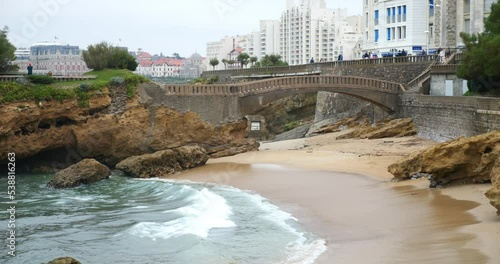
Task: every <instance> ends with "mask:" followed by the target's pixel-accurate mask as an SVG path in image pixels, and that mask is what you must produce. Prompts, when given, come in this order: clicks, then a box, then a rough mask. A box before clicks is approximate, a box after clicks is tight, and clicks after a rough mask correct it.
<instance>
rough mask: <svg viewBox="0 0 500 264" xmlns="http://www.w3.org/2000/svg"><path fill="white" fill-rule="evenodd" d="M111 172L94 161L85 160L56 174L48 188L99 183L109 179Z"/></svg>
mask: <svg viewBox="0 0 500 264" xmlns="http://www.w3.org/2000/svg"><path fill="white" fill-rule="evenodd" d="M110 175H111V170H110V169H109V168H108V167H106V166H104V165H102V164H101V163H99V162H98V161H96V160H94V159H84V160H82V161H80V162H78V163H77V164H75V165H73V166H70V167H69V168H66V169H64V170H61V171H59V172H58V173H56V175H55V176H54V178H52V180H51V181H50V182H49V183H47V187H50V188H56V189H62V188H73V187H77V186H80V185H82V184H89V183H94V182H98V181H101V180H104V179H107V178H109V176H110Z"/></svg>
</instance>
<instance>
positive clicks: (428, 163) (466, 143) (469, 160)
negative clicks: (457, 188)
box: [389, 131, 500, 184]
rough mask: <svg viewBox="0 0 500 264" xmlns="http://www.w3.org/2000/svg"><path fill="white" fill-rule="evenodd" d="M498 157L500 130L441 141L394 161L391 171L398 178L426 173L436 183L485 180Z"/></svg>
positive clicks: (487, 179) (499, 151) (403, 178)
mask: <svg viewBox="0 0 500 264" xmlns="http://www.w3.org/2000/svg"><path fill="white" fill-rule="evenodd" d="M499 157H500V131H495V132H491V133H488V134H483V135H479V136H475V137H471V138H463V137H462V138H458V139H456V140H453V141H449V142H446V143H441V144H438V145H436V146H433V147H431V148H429V149H427V150H425V151H423V152H421V153H418V154H415V155H412V156H410V157H408V158H406V159H403V160H401V161H399V162H397V163H395V164H392V165H391V166H389V172H390V173H392V174H393V175H394V179H395V180H405V179H410V178H411V177H412V176H413V175H415V174H416V173H427V174H431V175H432V180H433V181H435V182H436V183H437V184H448V183H452V182H459V183H483V182H487V181H490V179H491V172H492V169H493V166H494V164H495V161H496V160H497V159H498V158H499Z"/></svg>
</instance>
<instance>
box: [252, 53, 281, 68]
mask: <svg viewBox="0 0 500 264" xmlns="http://www.w3.org/2000/svg"><path fill="white" fill-rule="evenodd" d="M273 66H288V63H286V62H285V61H283V60H281V56H280V55H275V54H271V55H266V56H264V57H263V58H262V59H261V60H260V61H259V62H257V63H255V65H254V67H255V68H259V67H273Z"/></svg>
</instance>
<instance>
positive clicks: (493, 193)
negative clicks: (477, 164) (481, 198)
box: [486, 158, 500, 215]
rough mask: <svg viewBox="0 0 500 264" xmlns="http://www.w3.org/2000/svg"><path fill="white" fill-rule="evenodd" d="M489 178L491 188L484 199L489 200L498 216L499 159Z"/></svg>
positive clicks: (499, 188)
mask: <svg viewBox="0 0 500 264" xmlns="http://www.w3.org/2000/svg"><path fill="white" fill-rule="evenodd" d="M490 177H491V183H492V184H493V186H492V188H491V189H489V190H488V191H487V192H486V197H488V199H490V203H491V205H493V207H495V208H496V209H497V210H498V211H497V214H498V215H500V158H498V159H497V161H496V162H495V165H494V166H493V169H492V170H491V175H490Z"/></svg>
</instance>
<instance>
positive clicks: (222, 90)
mask: <svg viewBox="0 0 500 264" xmlns="http://www.w3.org/2000/svg"><path fill="white" fill-rule="evenodd" d="M163 89H164V91H165V93H167V94H169V95H174V94H176V95H210V94H234V93H237V92H238V89H236V88H235V87H232V86H229V85H164V86H163Z"/></svg>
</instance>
